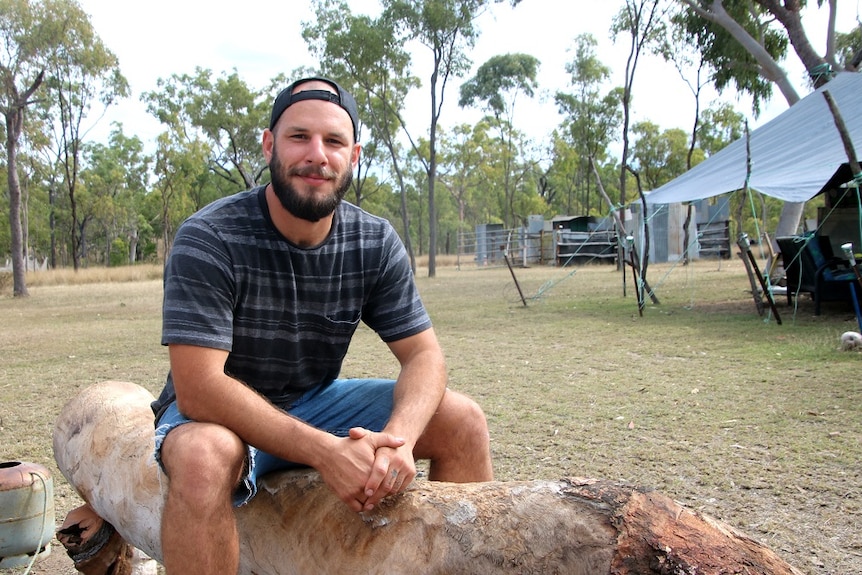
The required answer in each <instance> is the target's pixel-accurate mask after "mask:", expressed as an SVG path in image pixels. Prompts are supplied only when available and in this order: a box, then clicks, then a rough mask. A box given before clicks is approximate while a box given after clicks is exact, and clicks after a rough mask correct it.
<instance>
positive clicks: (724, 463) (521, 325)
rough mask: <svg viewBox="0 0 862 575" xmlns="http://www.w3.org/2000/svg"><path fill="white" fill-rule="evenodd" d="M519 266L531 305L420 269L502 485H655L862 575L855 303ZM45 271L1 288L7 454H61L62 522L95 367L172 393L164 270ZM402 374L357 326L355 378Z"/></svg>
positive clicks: (513, 293)
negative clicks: (75, 427)
mask: <svg viewBox="0 0 862 575" xmlns="http://www.w3.org/2000/svg"><path fill="white" fill-rule="evenodd" d="M446 263H448V262H446ZM82 273H90V271H89V270H82V272H79V274H82ZM94 273H95V270H94ZM515 273H516V275H517V278H518V281H519V283H520V285H521V288H522V291H523V293H524V295H525V297H526V298H527V306H526V307H525V306H524V305H522V303H521V301H520V298H519V294H518V291H517V290H516V289H515V285H514V282H513V280H512V277H511V275H510V274H509V271H508V270H507V269H505V268H498V269H486V270H481V271H477V270H475V269H472V268H467V267H464V268H462V270H461V271H458V270H456V269H455V268H453V267H449V266H448V265H445V264H444V263H441V261H440V260H438V270H437V277H436V278H434V279H429V278H427V277H426V275H427V274H425V273H424V271H422V270H420V272H419V274H418V276H419V277H418V279H417V282H418V284H419V286H420V289H421V291H422V294H423V297H424V298H425V301H426V303H427V305H428V307H429V310H430V312H431V314H432V317H433V319H434V322H435V326H436V329H437V332H438V335H439V337H440V339H441V342H442V344H443V346H444V348H445V350H446V353H447V357H448V362H449V370H450V378H451V386H452V387H453V388H456V389H459V390H462V391H465V392H467V393H469V394H470V395H472V396H474V397H476V398H477V399H478V400H479V401H480V402H481V404H482V405H483V407H484V408H485V410H486V412H487V414H488V419H489V422H490V426H491V432H492V446H493V454H494V460H495V466H496V472H497V475H498V478H499V479H504V480H507V479H529V478H548V479H555V478H559V477H563V476H569V475H578V476H595V477H601V478H608V479H613V480H618V481H625V482H630V483H635V484H640V485H645V486H652V487H655V488H656V489H659V490H661V491H663V492H665V493H667V494H668V495H671V496H673V497H675V498H676V499H678V500H680V501H681V502H683V503H684V504H686V505H688V506H690V507H692V508H695V509H698V510H701V511H704V512H706V513H709V514H711V515H714V516H716V517H718V518H720V519H722V520H724V521H727V522H728V523H730V524H732V525H734V526H736V527H738V528H741V529H742V530H744V531H746V532H748V533H749V534H750V535H752V536H754V537H755V538H757V539H759V540H761V541H763V542H764V543H766V544H767V545H770V546H771V547H773V548H774V549H776V550H777V551H778V552H779V554H781V555H782V556H783V557H785V558H786V559H787V560H789V561H790V562H791V563H793V564H794V565H796V566H797V567H798V568H800V569H801V570H802V571H803V572H805V573H809V574H812V575H813V574H818V575H820V574H836V575H837V574H848V573H862V536H860V533H862V529H860V525H859V523H860V517H862V510H860V502H862V466H860V458H862V383H860V379H859V375H858V374H859V366H860V361H862V355H860V354H857V353H846V352H839V351H838V350H837V348H838V338H839V335H840V334H841V333H842V332H843V331H846V330H848V329H853V330H857V329H858V327H857V325H856V321H855V318H854V316H853V313H852V311H851V310H849V309H845V308H844V307H843V306H839V305H829V306H827V307H826V310H825V313H824V315H822V316H820V317H814V316H813V315H812V310H813V306H812V304H811V302H809V301H804V300H803V301H801V302H800V303H799V306H798V308H797V309H795V310H794V309H793V308H789V307H787V306H786V304H785V303H784V301H783V300H780V301H779V308H778V309H779V312H780V314H781V316H782V320H783V324H782V325H778V324H777V322H776V321H775V320H774V318H773V319H770V320H764V319H762V318H760V317H759V316H758V315H757V314H756V312H755V308H754V304H753V301H752V298H751V296H750V294H749V293H748V292H746V289H747V288H748V280H747V278H746V277H745V275H744V271H743V268H742V266H741V264H739V263H737V262H722V263H718V262H703V263H698V264H696V265H694V266H690V267H688V268H682V267H676V268H672V269H671V267H670V266H659V265H654V266H652V267H651V271H650V282H651V283H652V285H653V287H654V288H655V289H656V290H657V294H658V297H659V299H660V300H661V303H660V305H653V304H649V305H648V306H647V308H646V309H645V310H644V314H643V317H641V316H640V315H639V314H638V312H637V308H636V301H635V298H634V293H633V287H632V284H631V279H630V278H628V281H627V285H626V290H627V292H628V295H627V296H626V297H623V295H622V292H623V283H622V280H621V276H620V274H619V273H616V272H614V271H612V268H611V267H606V266H600V267H582V268H578V269H577V271H576V272H575V273H574V274H572V270H570V269H555V268H546V267H534V268H530V269H516V270H515ZM75 277H76V278H79V280H78V281H80V278H81V277H82V276H81V275H78V276H75ZM30 285H31V288H30V292H31V297H30V298H25V299H12V298H10V297H2V298H0V313H2V315H3V318H4V327H3V330H2V331H0V353H2V357H3V363H2V364H0V365H2V367H0V374H2V375H0V460H9V459H26V460H29V461H35V462H37V463H41V464H43V465H46V466H47V467H49V469H51V470H52V472H53V473H54V476H55V490H56V492H57V499H56V505H57V520H58V521H61V520H62V518H63V517H64V515H65V513H66V512H68V511H69V510H70V509H71V508H73V507H75V506H76V505H78V504H79V501H78V498H77V496H76V495H75V494H74V493H73V492H72V490H71V489H70V488H69V487H68V485H66V484H65V482H64V480H63V479H62V478H61V477H60V476H59V472H58V471H57V470H56V467H55V466H54V463H53V458H52V455H51V430H52V425H53V419H54V417H55V416H56V414H57V413H58V411H59V410H60V408H61V407H62V405H63V403H64V402H65V401H67V400H68V399H69V398H70V397H72V396H73V395H74V394H75V393H76V391H77V390H79V389H80V388H81V387H83V386H85V385H88V384H91V383H94V382H96V381H100V380H104V379H124V380H131V381H135V382H137V383H140V384H142V385H144V386H145V387H147V388H148V389H150V390H151V391H153V392H154V393H156V392H157V391H158V390H159V389H160V387H161V384H162V381H163V379H164V375H165V369H166V365H167V359H166V353H165V351H164V350H163V349H162V348H161V347H160V346H159V343H158V342H159V329H160V317H159V311H160V304H161V283H160V281H159V280H158V279H155V278H153V279H145V280H142V281H133V282H121V281H119V280H117V279H113V278H111V277H106V278H103V279H100V280H98V283H93V284H87V283H77V282H76V283H75V284H74V285H52V284H50V283H46V284H45V285H36V284H35V283H31V284H30ZM396 368H397V366H396V365H395V363H394V360H392V359H391V356H390V355H389V354H388V351H387V349H386V347H385V346H383V345H382V344H381V343H380V342H379V341H378V340H377V339H376V337H375V336H374V334H373V333H371V332H370V330H368V329H364V328H362V329H360V331H359V332H358V334H357V337H356V339H355V342H354V345H353V346H352V348H351V352H350V354H349V355H348V360H347V362H346V364H345V370H344V371H345V373H344V375H346V376H362V375H393V374H394V373H395V371H396ZM61 553H62V551H56V552H55V554H57V555H59V554H61ZM43 572H45V573H47V572H48V571H43Z"/></svg>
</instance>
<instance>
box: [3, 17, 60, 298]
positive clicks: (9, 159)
mask: <svg viewBox="0 0 862 575" xmlns="http://www.w3.org/2000/svg"><path fill="white" fill-rule="evenodd" d="M67 7H68V2H65V1H63V0H60V1H50V0H48V1H44V2H31V1H29V0H0V35H2V39H3V43H4V46H5V49H4V50H2V52H0V110H2V112H3V119H4V127H5V131H6V181H7V183H8V186H9V227H10V236H11V237H10V243H11V248H12V276H13V280H12V282H13V287H12V290H13V294H14V296H16V297H25V296H27V295H29V292H28V291H27V283H26V279H25V271H26V268H25V261H24V233H23V228H22V226H21V183H20V180H19V175H18V146H19V141H20V138H21V134H22V133H23V130H24V125H25V122H26V119H27V117H26V111H27V109H28V108H30V107H32V106H33V105H34V104H35V103H36V100H35V95H36V93H37V91H38V90H39V89H40V87H41V86H42V84H43V82H44V80H45V71H46V68H47V67H48V60H49V58H50V56H51V54H53V53H54V51H55V50H57V48H58V46H59V45H60V43H61V42H63V41H64V37H63V34H62V31H61V30H60V29H59V28H58V27H57V26H56V25H55V20H54V19H55V18H56V15H57V14H58V13H59V14H62V13H63V12H64V11H65V9H66V8H67Z"/></svg>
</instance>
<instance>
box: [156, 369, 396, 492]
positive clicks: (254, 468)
mask: <svg viewBox="0 0 862 575" xmlns="http://www.w3.org/2000/svg"><path fill="white" fill-rule="evenodd" d="M394 387H395V381H393V380H391V379H336V380H334V381H333V382H332V383H330V384H329V385H324V386H321V387H320V388H317V389H314V390H311V391H309V392H306V393H305V394H303V395H301V396H300V397H299V399H297V400H296V401H294V402H293V403H292V404H291V405H289V406H285V407H283V409H284V410H285V411H286V412H287V413H289V414H290V415H292V416H293V417H296V418H297V419H301V420H302V421H305V422H306V423H308V424H309V425H312V426H314V427H316V428H318V429H322V430H324V431H328V432H329V433H332V434H333V435H337V436H339V437H346V436H347V434H348V432H349V431H350V428H351V427H364V428H365V429H369V430H371V431H381V430H382V429H383V428H384V427H385V426H386V423H387V422H388V421H389V417H390V416H391V414H392V401H393V389H394ZM191 421H192V420H191V419H189V418H187V417H186V416H185V415H183V414H182V413H180V411H179V410H178V409H177V404H176V402H173V403H172V404H170V405H169V406H168V407H167V409H165V411H164V413H163V414H162V416H161V417H160V418H159V421H158V422H157V424H156V453H155V456H156V461H158V462H159V465H161V448H162V442H163V441H164V439H165V436H166V435H167V434H168V432H170V431H171V430H172V429H174V428H176V427H178V426H180V425H182V424H184V423H190V422H191ZM302 467H306V466H304V465H301V464H298V463H293V462H291V461H285V460H283V459H279V458H277V457H275V456H273V455H270V454H269V453H265V452H263V451H260V450H258V449H256V448H255V447H252V446H251V445H249V446H248V465H247V473H246V475H245V477H243V479H242V481H241V482H240V485H239V487H237V490H236V492H235V493H234V498H233V504H234V506H236V507H239V506H240V505H245V504H246V503H248V502H249V501H251V498H252V497H254V495H255V494H256V493H257V479H258V477H261V476H263V475H265V474H266V473H269V472H271V471H278V470H285V469H299V468H302ZM163 469H164V468H163Z"/></svg>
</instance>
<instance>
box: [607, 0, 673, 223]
mask: <svg viewBox="0 0 862 575" xmlns="http://www.w3.org/2000/svg"><path fill="white" fill-rule="evenodd" d="M661 5H662V2H661V0H626V1H625V5H624V6H623V7H622V8H621V9H620V11H619V12H618V13H617V15H616V17H615V18H614V22H613V25H612V26H611V32H612V34H613V37H614V38H616V36H617V35H619V34H621V33H623V32H625V33H627V34H628V35H629V36H630V38H631V40H630V43H629V55H628V58H627V59H626V68H625V82H624V84H623V91H622V104H623V126H622V136H623V150H622V157H621V158H620V178H619V182H620V205H622V206H624V205H626V203H627V197H626V179H627V176H626V170H627V168H628V157H629V145H630V144H629V125H630V124H631V105H632V92H633V87H634V80H635V72H636V71H637V65H638V60H639V59H640V55H641V53H642V52H643V50H644V48H645V47H646V46H648V45H654V44H656V43H657V42H658V41H659V39H660V38H662V37H663V36H664V30H665V26H664V23H663V17H664V13H665V10H664V9H663V8H660V6H661ZM622 214H623V216H624V215H625V212H622ZM623 221H624V220H623Z"/></svg>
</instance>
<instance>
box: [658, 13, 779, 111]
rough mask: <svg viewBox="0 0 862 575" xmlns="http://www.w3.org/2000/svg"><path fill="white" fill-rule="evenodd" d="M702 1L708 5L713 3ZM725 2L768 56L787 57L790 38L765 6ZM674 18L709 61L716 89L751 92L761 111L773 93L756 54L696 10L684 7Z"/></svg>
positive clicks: (754, 104)
mask: <svg viewBox="0 0 862 575" xmlns="http://www.w3.org/2000/svg"><path fill="white" fill-rule="evenodd" d="M701 4H704V5H707V7H708V5H710V4H711V2H701ZM722 5H723V7H724V9H725V10H726V11H727V13H728V15H729V16H730V17H731V18H732V19H733V20H734V21H735V22H737V23H739V25H740V26H742V28H743V29H745V31H747V32H748V33H749V34H750V35H751V36H752V37H753V38H756V39H757V40H758V42H759V43H760V45H761V46H762V47H763V49H764V50H765V51H766V52H767V53H768V54H769V56H771V57H772V58H773V59H774V60H776V61H781V60H782V59H784V57H785V56H786V55H787V48H788V45H789V40H788V38H787V35H786V34H783V33H782V31H781V30H779V29H776V28H775V26H774V25H773V24H772V23H771V21H770V20H769V19H768V18H767V17H766V16H767V15H768V12H767V11H766V10H765V9H764V8H762V7H761V6H760V5H759V4H758V3H756V2H748V1H746V0H729V1H726V2H722ZM704 9H706V8H704ZM671 20H672V22H673V24H674V25H675V26H677V27H678V29H679V30H681V31H682V33H683V35H682V37H683V38H684V39H685V41H687V43H688V44H689V45H691V46H692V47H694V48H695V49H696V50H698V51H699V52H700V53H701V54H702V55H703V57H704V59H705V60H706V61H707V62H708V63H709V65H710V68H711V69H712V70H713V71H714V72H713V74H712V79H713V82H714V86H715V88H716V89H717V90H718V91H719V92H723V91H725V90H726V89H728V88H731V87H732V88H733V89H735V90H736V91H737V92H741V93H747V94H749V95H750V96H751V98H752V105H753V109H754V112H755V114H758V113H759V112H760V108H761V105H762V103H763V102H765V101H766V100H768V99H769V98H770V97H771V96H772V81H771V80H770V79H769V78H766V77H764V76H763V75H762V70H763V69H762V67H761V65H760V63H759V62H758V61H757V59H756V58H755V56H754V55H753V54H752V53H751V52H750V51H749V50H748V49H747V48H746V47H745V46H743V45H742V44H741V43H739V42H737V41H736V40H735V39H734V37H733V36H732V35H731V34H730V32H728V30H727V29H726V28H724V27H722V26H720V25H718V24H716V23H714V22H713V21H711V20H708V19H706V18H704V17H703V16H701V15H700V14H698V13H696V12H695V11H693V10H688V9H685V8H682V9H680V10H679V11H678V12H677V13H676V14H674V15H673V17H672V19H671Z"/></svg>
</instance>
